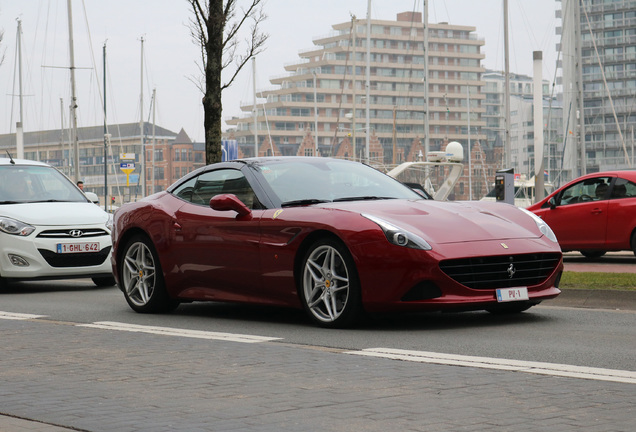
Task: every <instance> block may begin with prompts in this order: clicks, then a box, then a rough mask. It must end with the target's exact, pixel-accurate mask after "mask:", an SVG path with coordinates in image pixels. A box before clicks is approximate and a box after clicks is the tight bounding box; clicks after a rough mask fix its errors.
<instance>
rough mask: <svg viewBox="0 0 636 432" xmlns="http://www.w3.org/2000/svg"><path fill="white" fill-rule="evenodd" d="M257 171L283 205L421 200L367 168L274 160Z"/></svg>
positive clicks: (312, 160) (332, 161)
mask: <svg viewBox="0 0 636 432" xmlns="http://www.w3.org/2000/svg"><path fill="white" fill-rule="evenodd" d="M258 168H259V170H260V172H261V174H262V176H263V178H264V179H265V180H266V182H267V183H268V184H269V186H270V187H271V188H272V190H273V191H274V193H275V194H276V195H277V196H278V198H279V199H280V200H281V203H282V204H283V205H294V204H298V205H303V204H314V203H318V202H330V201H356V200H373V199H394V198H402V199H422V197H421V196H420V195H419V194H417V193H416V192H414V191H412V190H411V189H410V188H408V187H406V186H404V185H403V184H401V183H400V182H398V181H397V180H395V179H393V178H391V177H389V176H387V175H386V174H383V173H381V172H379V171H377V170H376V169H374V168H371V167H369V166H367V165H364V164H361V163H356V162H349V161H344V160H338V159H329V158H307V159H297V158H290V159H289V160H284V159H276V160H272V161H267V162H265V163H263V164H262V165H260V166H259V167H258Z"/></svg>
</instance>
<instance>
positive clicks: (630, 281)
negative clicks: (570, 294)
mask: <svg viewBox="0 0 636 432" xmlns="http://www.w3.org/2000/svg"><path fill="white" fill-rule="evenodd" d="M559 288H562V289H585V290H617V291H636V273H597V272H572V271H566V272H563V277H562V278H561V283H560V284H559Z"/></svg>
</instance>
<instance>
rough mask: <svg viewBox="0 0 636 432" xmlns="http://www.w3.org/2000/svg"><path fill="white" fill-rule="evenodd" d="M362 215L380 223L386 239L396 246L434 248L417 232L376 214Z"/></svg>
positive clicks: (422, 248)
mask: <svg viewBox="0 0 636 432" xmlns="http://www.w3.org/2000/svg"><path fill="white" fill-rule="evenodd" d="M362 216H363V217H365V218H367V219H369V220H370V221H372V222H375V223H376V224H378V226H379V227H380V228H382V231H383V232H384V235H385V236H386V239H387V240H388V241H389V243H391V244H394V245H396V246H403V247H407V248H411V249H421V250H431V249H433V248H432V247H431V245H430V244H429V243H428V242H427V241H426V240H424V239H423V238H422V237H420V236H418V235H416V234H413V233H412V232H410V231H407V230H405V229H402V228H400V227H398V226H396V225H393V224H392V223H390V222H387V221H385V220H384V219H382V218H379V217H376V216H372V215H369V214H364V213H363V214H362Z"/></svg>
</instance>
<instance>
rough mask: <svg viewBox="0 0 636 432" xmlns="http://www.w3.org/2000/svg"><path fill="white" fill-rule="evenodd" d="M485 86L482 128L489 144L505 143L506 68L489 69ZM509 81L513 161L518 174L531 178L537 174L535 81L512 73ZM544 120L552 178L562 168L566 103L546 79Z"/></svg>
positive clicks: (545, 141)
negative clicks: (535, 169) (502, 69)
mask: <svg viewBox="0 0 636 432" xmlns="http://www.w3.org/2000/svg"><path fill="white" fill-rule="evenodd" d="M483 80H484V82H485V86H484V89H483V92H484V94H485V96H486V99H485V100H484V102H483V106H484V108H485V113H484V115H483V119H484V120H485V122H486V126H485V127H484V128H483V131H484V133H485V134H486V137H487V141H488V145H489V146H490V147H498V146H501V145H502V144H503V140H504V135H505V130H504V122H505V118H504V117H505V115H504V109H505V107H504V97H505V77H504V74H503V72H500V71H492V70H488V71H486V73H485V74H483ZM509 82H510V152H511V157H510V160H511V164H512V166H510V167H508V168H513V169H514V172H515V173H517V174H525V175H526V176H527V177H528V178H530V177H532V175H534V174H533V173H534V166H535V159H534V130H533V127H534V101H533V94H534V82H533V79H532V77H529V76H527V75H520V74H515V73H511V74H510V75H509ZM542 94H543V120H544V137H543V139H544V145H545V151H544V167H545V169H546V171H548V173H549V178H550V179H553V178H557V177H558V176H559V173H560V172H561V164H560V162H561V154H562V143H563V107H562V103H561V101H559V100H557V98H556V97H555V96H553V95H551V94H550V86H549V82H548V81H547V80H543V83H542Z"/></svg>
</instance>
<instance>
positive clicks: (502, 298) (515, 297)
mask: <svg viewBox="0 0 636 432" xmlns="http://www.w3.org/2000/svg"><path fill="white" fill-rule="evenodd" d="M520 300H528V288H526V287H520V288H519V287H518V288H502V289H498V290H497V301H498V302H509V301H520Z"/></svg>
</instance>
